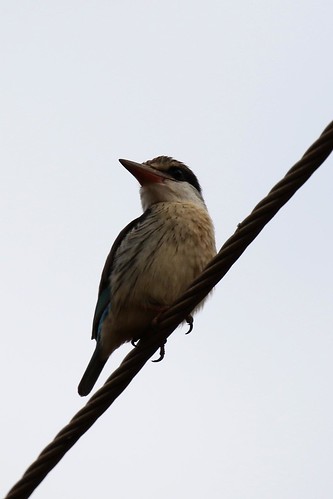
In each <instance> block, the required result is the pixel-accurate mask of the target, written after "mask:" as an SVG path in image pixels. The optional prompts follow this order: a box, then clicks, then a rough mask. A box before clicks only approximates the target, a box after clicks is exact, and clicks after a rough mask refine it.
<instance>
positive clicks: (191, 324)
mask: <svg viewBox="0 0 333 499" xmlns="http://www.w3.org/2000/svg"><path fill="white" fill-rule="evenodd" d="M186 323H187V324H188V325H189V326H190V327H189V330H188V331H187V333H185V334H190V332H191V331H193V324H194V319H193V317H192V315H189V316H188V317H186Z"/></svg>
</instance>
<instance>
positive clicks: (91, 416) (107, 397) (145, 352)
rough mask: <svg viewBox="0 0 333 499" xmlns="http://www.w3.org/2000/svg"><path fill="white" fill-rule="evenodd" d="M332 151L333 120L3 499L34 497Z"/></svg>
mask: <svg viewBox="0 0 333 499" xmlns="http://www.w3.org/2000/svg"><path fill="white" fill-rule="evenodd" d="M332 150H333V122H332V123H330V125H328V127H327V128H326V129H325V130H324V131H323V133H322V135H321V136H320V137H319V139H318V140H317V141H316V142H315V143H314V144H313V145H312V146H311V147H310V148H309V149H308V150H307V151H306V153H305V154H304V156H303V157H302V159H301V160H300V161H298V162H297V163H296V164H295V165H294V166H293V167H292V168H291V169H290V170H289V171H288V173H287V174H286V176H285V177H284V178H283V179H282V180H281V181H280V182H278V183H277V184H276V185H275V186H274V187H273V189H272V190H271V191H270V192H269V194H268V195H267V196H266V197H265V198H264V199H263V200H262V201H260V203H258V204H257V206H256V207H255V208H254V210H253V211H252V213H251V214H250V215H249V216H248V217H247V218H245V220H243V222H242V223H240V224H239V225H238V228H237V230H236V232H235V233H234V234H233V236H231V237H230V238H229V239H228V240H227V241H226V243H225V244H224V245H223V246H222V248H221V250H220V251H219V253H218V254H217V256H216V257H215V258H214V259H213V260H212V261H211V262H210V263H209V265H208V266H207V267H206V269H205V270H204V272H203V273H202V274H201V275H200V276H199V277H198V278H197V279H196V280H195V281H194V282H193V283H192V285H191V286H190V288H189V289H188V290H187V292H186V293H184V294H183V295H182V296H181V297H180V298H179V299H178V300H177V301H176V302H175V304H174V305H173V306H172V307H170V308H169V309H168V310H167V311H166V312H164V313H163V314H161V316H160V317H159V321H158V325H157V326H156V327H154V328H151V330H150V331H149V333H150V334H148V335H147V338H146V339H145V340H141V341H140V342H139V344H138V346H137V348H134V349H133V350H132V351H131V352H130V353H129V354H128V355H127V356H126V357H125V359H124V361H123V362H122V364H121V365H120V367H119V368H118V369H116V370H115V371H114V372H113V374H112V375H111V376H110V377H109V379H108V380H107V381H106V383H105V384H104V386H103V387H102V388H101V389H100V390H98V391H97V392H96V393H95V395H93V396H92V397H91V399H90V400H89V401H88V402H87V404H86V405H85V406H84V407H83V408H82V409H81V410H80V411H79V412H78V413H77V414H76V415H75V416H74V417H73V419H72V420H71V421H70V422H69V423H68V424H67V425H66V426H65V427H64V428H63V429H62V430H61V431H60V433H58V435H57V436H56V437H55V438H54V440H53V441H52V442H51V443H50V444H49V445H48V446H47V447H45V449H44V450H43V451H42V453H41V454H40V455H39V456H38V458H37V459H36V461H35V462H34V463H32V465H31V466H30V467H29V468H28V469H27V470H26V472H25V473H24V475H23V477H22V478H21V479H20V480H19V481H18V482H17V483H16V485H14V487H13V488H12V489H11V490H10V491H9V493H8V495H7V496H6V498H5V499H24V498H26V497H29V496H30V495H31V493H32V492H33V491H34V490H35V488H36V487H37V486H38V485H39V484H40V483H41V482H42V480H43V479H44V478H45V476H46V475H47V474H48V473H49V472H50V471H51V470H52V469H53V468H54V467H55V465H56V464H57V463H58V462H59V461H60V460H61V458H62V457H63V456H64V455H65V454H66V452H67V451H68V450H69V449H70V448H71V447H72V446H73V445H74V444H75V442H77V440H78V439H79V438H80V437H81V436H82V435H83V434H84V433H85V432H86V431H87V430H88V429H89V428H90V427H91V426H92V425H93V424H94V422H95V421H96V420H97V419H98V418H99V417H100V416H101V415H102V414H103V413H104V412H105V411H106V410H107V409H108V407H110V405H111V404H112V403H113V402H114V400H115V399H116V398H117V397H118V396H119V395H120V394H121V393H122V392H123V391H124V390H125V388H126V387H127V386H128V385H129V383H130V382H131V381H132V379H133V378H134V376H135V375H136V374H137V373H138V372H139V371H140V370H141V368H142V367H143V366H144V364H145V363H146V362H147V361H148V360H149V359H150V357H151V356H152V355H153V354H154V353H155V352H156V351H157V350H158V349H159V347H160V345H161V344H163V343H164V341H165V340H166V338H167V337H168V336H169V335H170V334H171V333H172V332H173V331H174V329H175V328H176V327H177V326H178V325H179V324H180V323H181V322H182V321H183V320H185V318H186V317H187V316H188V315H189V314H190V312H191V311H192V310H193V309H194V307H195V306H196V305H197V304H198V303H200V301H201V300H202V299H203V298H204V297H205V296H206V295H207V294H208V293H209V292H210V291H211V289H212V288H213V287H214V286H215V284H217V282H219V281H220V280H221V279H222V278H223V277H224V275H225V274H226V273H227V272H228V270H229V269H230V267H231V266H232V265H233V264H234V263H235V262H236V260H237V259H238V258H239V257H240V256H241V254H242V253H243V252H244V251H245V250H246V248H247V246H248V245H249V244H250V243H251V242H252V241H253V240H254V239H255V238H256V237H257V235H258V234H259V233H260V232H261V231H262V229H263V228H264V227H265V225H266V224H267V223H268V222H269V221H270V220H271V219H272V218H273V217H274V215H275V214H276V213H277V212H278V211H279V210H280V208H282V206H283V205H284V204H285V203H286V202H287V201H288V200H289V199H290V198H291V197H292V196H293V195H294V194H295V192H296V191H297V190H298V189H299V188H300V187H301V186H302V185H303V184H304V183H305V182H306V181H307V180H308V178H309V177H310V176H311V175H312V174H313V173H314V172H315V171H316V170H317V169H318V168H319V166H320V165H321V164H322V163H323V162H324V161H325V159H326V158H327V157H328V156H329V155H330V153H331V152H332Z"/></svg>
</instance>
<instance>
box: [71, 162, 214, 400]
mask: <svg viewBox="0 0 333 499" xmlns="http://www.w3.org/2000/svg"><path fill="white" fill-rule="evenodd" d="M120 162H121V163H122V164H123V166H125V168H127V169H128V170H129V171H130V172H131V173H132V174H133V175H134V176H135V177H136V178H137V179H138V181H139V182H140V184H141V190H140V195H141V202H142V207H143V210H144V213H143V215H141V217H139V218H137V219H135V220H133V221H132V222H131V223H130V224H128V225H127V226H126V227H125V229H123V230H122V231H121V232H120V234H119V236H118V237H117V239H116V240H115V242H114V244H113V246H112V248H111V251H110V254H109V256H108V258H107V260H106V263H105V266H104V270H103V273H102V278H101V283H100V287H99V296H98V301H97V305H96V310H95V316H94V320H93V334H92V337H93V338H94V339H96V342H97V343H96V349H95V352H94V354H93V356H92V359H91V361H90V363H89V365H88V367H87V369H86V371H85V373H84V375H83V377H82V380H81V382H80V384H79V387H78V391H79V394H80V395H87V394H88V393H89V392H90V391H91V389H92V387H93V386H94V384H95V382H96V380H97V378H98V376H99V374H100V372H101V370H102V369H103V367H104V365H105V363H106V361H107V360H108V358H109V356H110V355H111V353H112V352H113V351H114V350H116V349H117V348H118V347H119V346H120V345H121V344H123V343H125V342H127V341H131V340H135V339H138V338H140V337H141V336H142V335H143V334H144V332H145V330H147V328H148V327H149V325H150V324H151V321H152V320H153V319H154V317H155V316H156V315H157V314H158V313H159V312H160V311H161V310H163V309H164V308H165V307H167V306H168V305H170V304H171V303H172V302H173V301H174V300H175V299H176V298H177V297H178V296H179V295H180V294H181V293H182V292H183V291H185V289H186V288H187V287H188V286H189V284H190V283H191V282H192V281H193V279H194V278H195V277H197V276H198V274H199V273H200V272H201V271H202V269H203V268H204V267H205V265H206V264H207V263H208V262H209V260H210V259H211V258H212V257H213V256H214V255H215V254H216V249H215V239H214V228H213V224H212V221H211V219H210V217H209V214H208V212H207V208H206V205H205V203H204V201H203V198H202V195H201V188H200V185H199V183H198V180H197V178H196V177H195V175H194V174H193V173H192V172H191V170H190V169H189V168H188V167H187V166H185V165H184V164H183V163H180V162H179V161H176V160H174V159H172V158H169V157H167V156H160V157H158V158H155V159H153V160H151V161H147V162H146V163H143V164H139V163H134V162H132V161H127V160H120Z"/></svg>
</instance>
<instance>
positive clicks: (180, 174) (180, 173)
mask: <svg viewBox="0 0 333 499" xmlns="http://www.w3.org/2000/svg"><path fill="white" fill-rule="evenodd" d="M143 164H144V165H148V166H150V167H152V168H156V169H157V170H161V171H164V172H166V173H168V174H169V175H170V176H171V177H172V178H173V179H174V180H176V181H177V182H188V183H189V184H191V185H193V187H194V188H195V189H196V190H197V191H198V192H199V193H200V194H201V187H200V184H199V182H198V179H197V177H196V176H195V175H194V173H193V172H192V171H191V170H190V169H189V168H188V167H187V166H186V165H185V164H184V163H182V162H180V161H177V160H175V159H173V158H171V157H170V156H158V157H157V158H154V159H151V160H149V161H146V162H145V163H143Z"/></svg>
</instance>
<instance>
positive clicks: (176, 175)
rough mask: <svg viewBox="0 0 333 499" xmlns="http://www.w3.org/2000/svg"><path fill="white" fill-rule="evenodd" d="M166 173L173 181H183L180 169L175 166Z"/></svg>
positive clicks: (182, 173)
mask: <svg viewBox="0 0 333 499" xmlns="http://www.w3.org/2000/svg"><path fill="white" fill-rule="evenodd" d="M168 173H170V175H171V176H172V177H173V178H174V179H175V180H184V178H185V177H184V172H183V170H182V169H181V168H178V167H177V166H171V168H169V170H168Z"/></svg>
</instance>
